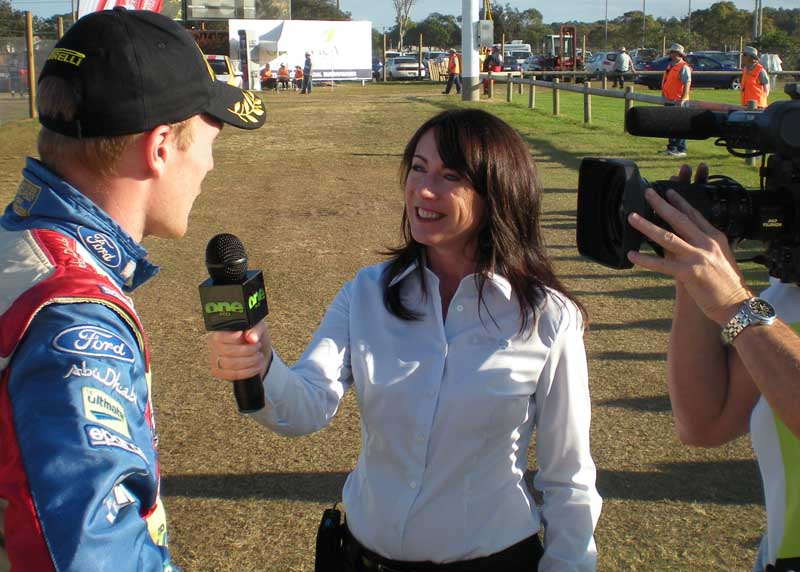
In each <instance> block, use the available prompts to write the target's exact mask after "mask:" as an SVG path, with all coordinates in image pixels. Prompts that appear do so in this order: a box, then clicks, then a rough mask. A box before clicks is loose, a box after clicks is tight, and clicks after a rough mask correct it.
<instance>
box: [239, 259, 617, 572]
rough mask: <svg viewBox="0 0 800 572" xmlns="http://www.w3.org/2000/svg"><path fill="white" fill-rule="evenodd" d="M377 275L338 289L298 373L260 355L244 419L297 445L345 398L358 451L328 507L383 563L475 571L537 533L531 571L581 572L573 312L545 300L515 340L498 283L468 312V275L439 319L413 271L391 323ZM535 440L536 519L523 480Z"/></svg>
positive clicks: (581, 426) (587, 509)
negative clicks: (352, 403) (539, 553)
mask: <svg viewBox="0 0 800 572" xmlns="http://www.w3.org/2000/svg"><path fill="white" fill-rule="evenodd" d="M384 267H385V263H383V264H378V265H375V266H371V267H367V268H364V269H362V270H361V271H360V272H358V274H357V275H356V276H355V278H354V279H353V280H352V281H350V282H348V283H347V284H346V285H345V286H344V287H343V288H342V289H341V290H340V291H339V293H338V295H337V296H336V298H335V299H334V301H333V302H332V303H331V305H330V307H329V308H328V310H327V312H326V314H325V317H324V318H323V320H322V323H321V324H320V326H319V328H318V330H317V331H316V333H315V334H314V336H313V338H312V340H311V342H310V343H309V345H308V347H307V349H306V350H305V352H304V353H303V355H302V356H301V357H300V359H299V360H298V361H297V363H295V364H294V365H293V366H292V367H287V366H286V365H285V364H284V363H283V362H282V361H281V360H280V359H279V358H278V357H277V355H275V356H274V358H273V363H272V366H271V367H270V370H269V372H268V374H267V376H266V377H265V379H264V388H265V392H266V395H267V406H266V407H265V408H264V409H263V410H261V411H260V412H257V413H255V414H253V417H254V418H255V419H256V420H257V421H259V422H260V423H262V424H264V425H266V426H267V427H269V428H271V429H272V430H274V431H275V432H277V433H279V434H281V435H287V436H291V435H303V434H307V433H311V432H314V431H317V430H319V429H321V428H322V427H324V426H326V425H327V424H328V423H329V422H330V420H331V418H332V417H333V415H334V414H335V413H336V410H337V408H338V405H339V401H340V400H341V398H342V396H343V395H344V393H345V391H346V390H347V388H349V387H350V386H353V387H354V389H355V392H356V397H357V400H358V406H359V408H360V412H361V443H362V448H361V453H360V455H359V458H358V462H357V464H356V467H355V469H354V470H353V472H352V473H350V475H349V476H348V478H347V482H346V484H345V486H344V491H343V497H342V498H343V502H344V505H345V509H346V511H347V523H348V526H349V528H350V530H351V531H352V533H353V535H354V536H355V537H356V538H358V539H359V541H360V542H361V543H362V544H364V545H365V546H366V547H368V548H369V549H371V550H373V551H375V552H378V553H380V554H382V555H384V556H386V557H388V558H391V559H395V560H407V561H433V562H450V561H455V560H465V559H471V558H478V557H481V556H486V555H489V554H493V553H495V552H498V551H500V550H503V549H504V548H507V547H509V546H511V545H513V544H515V543H517V542H519V541H520V540H522V539H524V538H527V537H528V536H530V535H532V534H534V533H536V532H538V531H539V530H540V529H541V528H542V527H545V528H546V534H545V542H544V546H545V554H544V557H543V558H542V561H541V563H540V566H539V570H540V572H561V571H564V572H566V571H570V572H577V571H591V570H594V569H595V562H596V550H595V544H594V538H593V531H594V527H595V524H596V523H597V519H598V516H599V513H600V507H601V504H602V501H601V499H600V496H599V495H598V493H597V490H596V489H595V465H594V462H593V461H592V458H591V455H590V452H589V420H590V402H589V389H588V381H587V366H586V355H585V351H584V346H583V324H582V319H581V315H580V312H579V311H578V309H577V308H576V306H575V305H574V304H573V303H572V302H570V301H569V300H568V299H566V298H564V297H563V296H560V295H559V294H558V293H557V292H554V291H552V290H548V291H547V296H546V297H545V299H544V300H543V301H542V303H541V304H540V307H539V308H538V309H537V312H536V319H535V321H533V320H529V328H528V330H529V331H528V332H525V333H524V334H522V335H521V334H520V333H519V328H520V315H519V304H518V302H517V299H516V296H515V295H514V293H513V292H512V291H511V287H510V285H509V283H508V281H507V280H505V279H504V278H502V277H500V276H497V275H495V276H493V277H492V278H491V279H489V280H488V281H487V283H486V286H485V287H484V293H483V296H484V303H485V307H483V306H481V307H480V308H479V306H478V290H477V286H476V282H475V277H474V276H468V277H466V278H464V279H463V280H462V281H461V283H460V285H459V287H458V290H457V291H456V293H455V295H454V297H453V299H452V302H451V304H450V307H449V310H448V312H447V316H442V310H441V308H442V305H441V300H440V297H439V288H438V284H439V282H438V279H437V277H436V275H435V274H434V273H433V272H431V271H430V270H428V269H425V273H426V274H425V276H426V278H425V280H426V285H427V290H428V292H427V295H423V293H422V290H421V287H420V280H419V276H418V273H417V271H416V266H414V265H412V267H410V268H408V269H407V270H406V271H405V272H404V273H403V274H402V275H400V276H399V277H398V278H397V279H396V281H399V280H402V282H403V284H402V296H403V300H404V302H405V304H406V306H407V307H408V308H409V309H411V310H412V311H415V312H417V313H419V314H420V315H421V316H422V319H421V320H418V321H405V320H401V319H399V318H397V317H396V316H394V315H392V314H390V313H389V312H388V311H387V310H386V308H385V307H384V304H383V290H382V286H381V272H382V271H383V269H384ZM530 324H533V325H532V326H531V325H530ZM534 429H536V464H537V465H538V470H537V472H536V476H535V478H534V485H535V487H536V488H537V489H538V490H540V491H542V493H543V499H544V500H543V504H542V506H541V507H537V506H536V505H535V504H534V501H533V499H532V497H531V494H530V492H529V491H528V489H527V487H526V485H525V483H524V481H523V475H524V473H525V471H526V468H527V449H528V444H529V442H530V438H531V434H532V433H533V431H534Z"/></svg>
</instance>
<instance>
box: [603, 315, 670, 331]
mask: <svg viewBox="0 0 800 572" xmlns="http://www.w3.org/2000/svg"><path fill="white" fill-rule="evenodd" d="M671 327H672V319H671V318H654V319H652V320H637V321H635V322H625V323H622V324H602V323H597V322H590V323H589V329H590V330H591V331H601V332H603V331H605V332H614V331H621V330H637V329H641V330H655V331H657V332H669V331H670V329H671Z"/></svg>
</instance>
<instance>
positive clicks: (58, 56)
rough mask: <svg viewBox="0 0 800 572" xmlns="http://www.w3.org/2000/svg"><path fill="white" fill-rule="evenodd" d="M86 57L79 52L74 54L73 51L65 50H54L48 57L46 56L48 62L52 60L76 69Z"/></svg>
mask: <svg viewBox="0 0 800 572" xmlns="http://www.w3.org/2000/svg"><path fill="white" fill-rule="evenodd" d="M85 57H86V55H85V54H82V53H80V52H76V51H75V50H67V49H66V48H56V49H54V50H53V51H52V52H50V55H49V56H47V59H48V60H53V61H57V62H64V63H65V64H70V65H73V66H75V67H78V66H80V65H81V63H82V62H83V58H85Z"/></svg>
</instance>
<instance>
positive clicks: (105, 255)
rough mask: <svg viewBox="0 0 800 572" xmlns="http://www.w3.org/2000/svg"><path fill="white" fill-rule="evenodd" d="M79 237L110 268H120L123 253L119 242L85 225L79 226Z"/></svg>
mask: <svg viewBox="0 0 800 572" xmlns="http://www.w3.org/2000/svg"><path fill="white" fill-rule="evenodd" d="M78 237H79V238H80V239H81V242H82V243H83V245H84V246H85V247H86V248H88V249H89V250H90V251H91V252H94V254H95V255H96V256H97V257H98V258H99V259H100V262H102V263H103V264H105V265H106V266H108V267H109V268H119V265H120V264H121V263H122V254H121V253H120V250H119V246H117V243H116V242H114V241H113V240H111V238H110V237H109V236H108V235H106V234H103V233H102V232H99V231H96V230H93V229H90V228H86V227H85V226H79V227H78Z"/></svg>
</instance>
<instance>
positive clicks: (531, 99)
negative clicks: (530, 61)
mask: <svg viewBox="0 0 800 572" xmlns="http://www.w3.org/2000/svg"><path fill="white" fill-rule="evenodd" d="M535 81H536V76H535V75H534V76H531V85H530V89H529V90H528V107H530V108H531V109H534V108H535V107H536V84H534V83H533V82H535Z"/></svg>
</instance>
